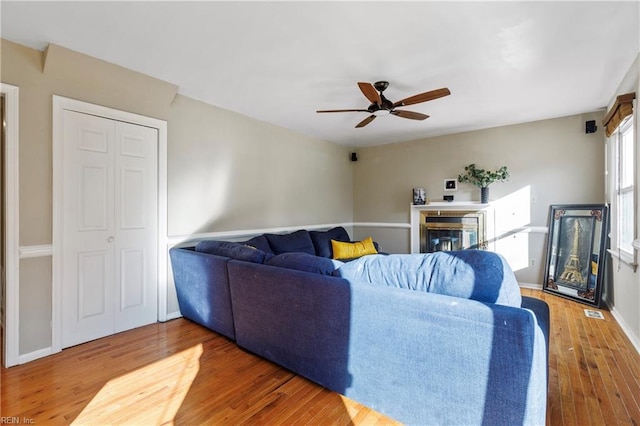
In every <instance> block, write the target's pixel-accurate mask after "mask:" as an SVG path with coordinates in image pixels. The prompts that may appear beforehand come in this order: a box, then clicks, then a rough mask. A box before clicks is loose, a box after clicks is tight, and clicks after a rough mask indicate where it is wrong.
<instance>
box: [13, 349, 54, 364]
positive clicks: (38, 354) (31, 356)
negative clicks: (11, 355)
mask: <svg viewBox="0 0 640 426" xmlns="http://www.w3.org/2000/svg"><path fill="white" fill-rule="evenodd" d="M53 353H54V352H53V348H52V347H48V348H43V349H38V350H37V351H33V352H29V353H27V354H23V355H20V356H19V357H18V364H26V363H27V362H31V361H35V360H36V359H40V358H44V357H45V356H49V355H52V354H53Z"/></svg>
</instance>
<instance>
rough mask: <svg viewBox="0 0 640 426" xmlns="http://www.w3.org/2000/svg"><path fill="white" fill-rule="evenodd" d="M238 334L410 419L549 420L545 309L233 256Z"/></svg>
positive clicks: (292, 365)
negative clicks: (541, 313) (537, 311)
mask: <svg viewBox="0 0 640 426" xmlns="http://www.w3.org/2000/svg"><path fill="white" fill-rule="evenodd" d="M228 270H229V278H230V288H231V298H232V304H233V312H234V320H235V328H236V338H237V343H238V344H239V345H240V346H243V347H244V348H246V349H248V350H250V351H252V352H254V353H256V354H258V355H261V356H263V357H265V358H267V359H270V360H271V361H274V362H276V363H278V364H280V365H282V366H284V367H286V368H288V369H290V370H292V371H294V372H296V373H298V374H300V375H302V376H304V377H307V378H308V379H310V380H312V381H314V382H316V383H319V384H321V385H323V386H325V387H327V388H329V389H332V390H334V391H337V392H339V393H341V394H343V395H346V396H348V397H350V398H353V399H355V400H357V401H359V402H361V403H363V404H365V405H367V406H369V407H371V408H373V409H375V410H378V411H381V412H383V413H385V414H387V415H389V416H391V417H394V418H395V419H397V420H399V421H401V422H404V423H413V424H425V423H428V424H482V423H485V424H486V423H491V424H496V425H500V424H504V425H513V424H544V422H545V412H546V386H547V369H546V354H545V351H546V345H545V342H544V335H543V332H542V330H541V329H540V327H539V326H538V324H537V321H536V317H535V315H534V314H533V313H532V312H531V311H529V310H527V309H521V308H516V307H510V306H501V305H495V304H490V303H482V302H478V301H474V300H467V299H460V298H455V297H449V296H444V295H439V294H433V293H423V292H416V291H408V290H405V289H396V288H390V287H381V286H374V285H371V284H368V283H362V282H349V281H347V280H345V279H342V278H337V277H327V276H320V275H315V274H308V273H304V272H299V271H282V270H281V268H273V267H269V266H265V265H257V264H250V265H249V264H246V263H245V264H239V263H238V262H236V261H230V262H229V264H228Z"/></svg>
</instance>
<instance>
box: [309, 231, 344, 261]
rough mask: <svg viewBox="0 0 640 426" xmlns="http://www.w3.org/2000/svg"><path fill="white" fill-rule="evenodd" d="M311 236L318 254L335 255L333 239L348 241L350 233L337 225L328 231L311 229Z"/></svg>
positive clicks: (323, 255) (329, 256) (322, 255)
mask: <svg viewBox="0 0 640 426" xmlns="http://www.w3.org/2000/svg"><path fill="white" fill-rule="evenodd" d="M309 236H310V237H311V241H312V242H313V247H314V248H315V249H316V256H321V257H328V258H332V257H333V250H332V247H331V240H335V241H342V242H348V241H349V234H348V233H347V230H346V229H344V228H343V227H342V226H336V227H335V228H331V229H329V230H328V231H309Z"/></svg>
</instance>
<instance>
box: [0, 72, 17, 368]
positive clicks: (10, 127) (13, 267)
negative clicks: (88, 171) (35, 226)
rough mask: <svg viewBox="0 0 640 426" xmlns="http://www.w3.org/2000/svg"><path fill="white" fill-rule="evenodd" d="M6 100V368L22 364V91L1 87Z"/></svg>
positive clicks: (4, 346)
mask: <svg viewBox="0 0 640 426" xmlns="http://www.w3.org/2000/svg"><path fill="white" fill-rule="evenodd" d="M0 92H1V93H2V94H3V95H4V97H5V102H6V103H5V107H6V108H5V120H6V133H5V147H4V185H5V191H4V197H5V198H4V199H5V215H4V226H5V241H4V243H5V246H4V252H5V293H4V295H5V306H4V308H5V310H4V342H3V348H4V360H3V364H4V366H5V367H11V366H14V365H17V364H18V363H19V357H20V327H19V319H20V315H19V312H18V308H19V306H20V299H19V297H20V287H19V285H18V283H19V278H20V239H19V232H20V222H19V218H20V194H19V191H18V181H19V176H20V175H19V167H18V166H19V159H20V157H19V149H18V148H19V137H18V130H19V122H18V115H19V98H20V96H19V89H18V87H16V86H12V85H10V84H5V83H0Z"/></svg>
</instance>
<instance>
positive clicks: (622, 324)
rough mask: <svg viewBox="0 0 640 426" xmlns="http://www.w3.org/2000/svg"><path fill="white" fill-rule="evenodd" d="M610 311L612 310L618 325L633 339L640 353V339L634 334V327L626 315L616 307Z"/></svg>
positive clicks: (633, 343)
mask: <svg viewBox="0 0 640 426" xmlns="http://www.w3.org/2000/svg"><path fill="white" fill-rule="evenodd" d="M610 311H611V315H612V316H613V318H614V319H615V320H616V322H617V323H618V325H619V326H620V328H621V329H622V331H623V332H624V334H625V335H626V336H627V337H628V338H629V340H630V341H631V344H632V345H633V347H634V348H636V351H637V352H638V354H640V340H639V339H638V337H637V336H634V335H633V332H632V328H631V327H630V326H629V325H628V324H627V323H626V322H625V321H624V317H623V316H622V315H620V313H619V312H618V311H617V309H616V308H615V307H614V308H613V309H610Z"/></svg>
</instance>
